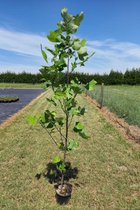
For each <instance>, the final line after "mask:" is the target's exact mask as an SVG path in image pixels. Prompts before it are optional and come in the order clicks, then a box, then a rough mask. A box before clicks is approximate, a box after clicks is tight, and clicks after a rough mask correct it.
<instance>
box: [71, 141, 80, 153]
mask: <svg viewBox="0 0 140 210" xmlns="http://www.w3.org/2000/svg"><path fill="white" fill-rule="evenodd" d="M78 146H79V143H78V142H77V141H76V140H75V139H70V140H69V145H68V150H69V151H71V150H74V149H76V148H77V147H78Z"/></svg>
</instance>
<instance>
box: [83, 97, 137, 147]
mask: <svg viewBox="0 0 140 210" xmlns="http://www.w3.org/2000/svg"><path fill="white" fill-rule="evenodd" d="M84 97H85V98H87V100H88V101H89V102H90V103H93V104H94V105H95V106H96V107H97V108H98V110H99V111H100V112H101V113H102V115H103V116H104V117H105V118H106V119H107V120H109V122H111V124H113V125H114V126H115V127H116V128H117V129H118V130H119V131H120V132H121V133H122V134H123V135H124V136H125V138H127V139H129V140H133V141H135V142H136V143H138V144H140V128H138V127H137V126H133V125H129V124H128V123H127V122H125V121H124V120H123V119H122V118H119V117H118V116H117V115H116V114H114V113H112V112H110V111H109V110H108V109H107V108H106V107H103V108H102V109H100V105H99V104H98V103H97V101H96V100H95V99H92V98H91V97H90V96H88V95H84Z"/></svg>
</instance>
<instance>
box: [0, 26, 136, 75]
mask: <svg viewBox="0 0 140 210" xmlns="http://www.w3.org/2000/svg"><path fill="white" fill-rule="evenodd" d="M40 44H43V45H44V46H48V47H52V44H51V43H50V42H49V41H47V39H46V38H45V37H43V36H42V35H37V34H30V33H24V32H17V31H12V30H7V29H5V28H0V49H3V50H7V51H10V52H13V53H16V54H17V53H18V56H19V55H22V56H23V55H31V56H32V59H31V58H30V56H29V58H28V59H31V63H30V64H29V61H30V60H28V63H26V62H25V60H24V63H21V61H20V62H19V63H18V62H17V61H16V62H15V60H14V59H13V60H12V61H10V62H11V63H10V64H9V63H7V62H6V60H8V59H5V63H4V62H3V63H2V62H1V63H0V71H5V70H14V71H18V72H19V71H23V70H26V71H33V70H34V72H37V70H38V68H39V67H40V66H41V65H42V63H41V62H42V60H41V59H40V58H41V53H40ZM87 44H88V50H89V52H93V51H95V55H94V56H93V58H91V59H90V60H89V61H88V62H87V65H86V67H84V68H81V71H85V72H89V73H105V72H109V71H110V70H111V69H114V70H119V71H125V70H126V68H132V67H140V45H139V44H135V43H131V42H120V41H117V40H114V39H106V40H95V41H93V40H90V41H88V43H87ZM4 56H6V55H4ZM14 57H15V56H14ZM33 60H34V61H36V62H34V61H33ZM28 64H29V65H28Z"/></svg>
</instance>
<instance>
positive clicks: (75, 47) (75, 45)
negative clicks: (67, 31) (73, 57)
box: [73, 41, 81, 50]
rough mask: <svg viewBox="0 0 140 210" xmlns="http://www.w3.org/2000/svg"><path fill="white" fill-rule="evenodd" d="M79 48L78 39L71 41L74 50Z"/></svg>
mask: <svg viewBox="0 0 140 210" xmlns="http://www.w3.org/2000/svg"><path fill="white" fill-rule="evenodd" d="M80 48H81V44H80V42H79V41H75V42H74V43H73V49H74V50H80Z"/></svg>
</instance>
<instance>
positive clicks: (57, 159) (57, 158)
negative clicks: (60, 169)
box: [53, 156, 61, 164]
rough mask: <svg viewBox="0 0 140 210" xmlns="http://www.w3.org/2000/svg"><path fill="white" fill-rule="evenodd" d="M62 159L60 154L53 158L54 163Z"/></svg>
mask: <svg viewBox="0 0 140 210" xmlns="http://www.w3.org/2000/svg"><path fill="white" fill-rule="evenodd" d="M60 161H61V158H60V157H59V156H55V157H54V158H53V163H55V164H57V163H60Z"/></svg>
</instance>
